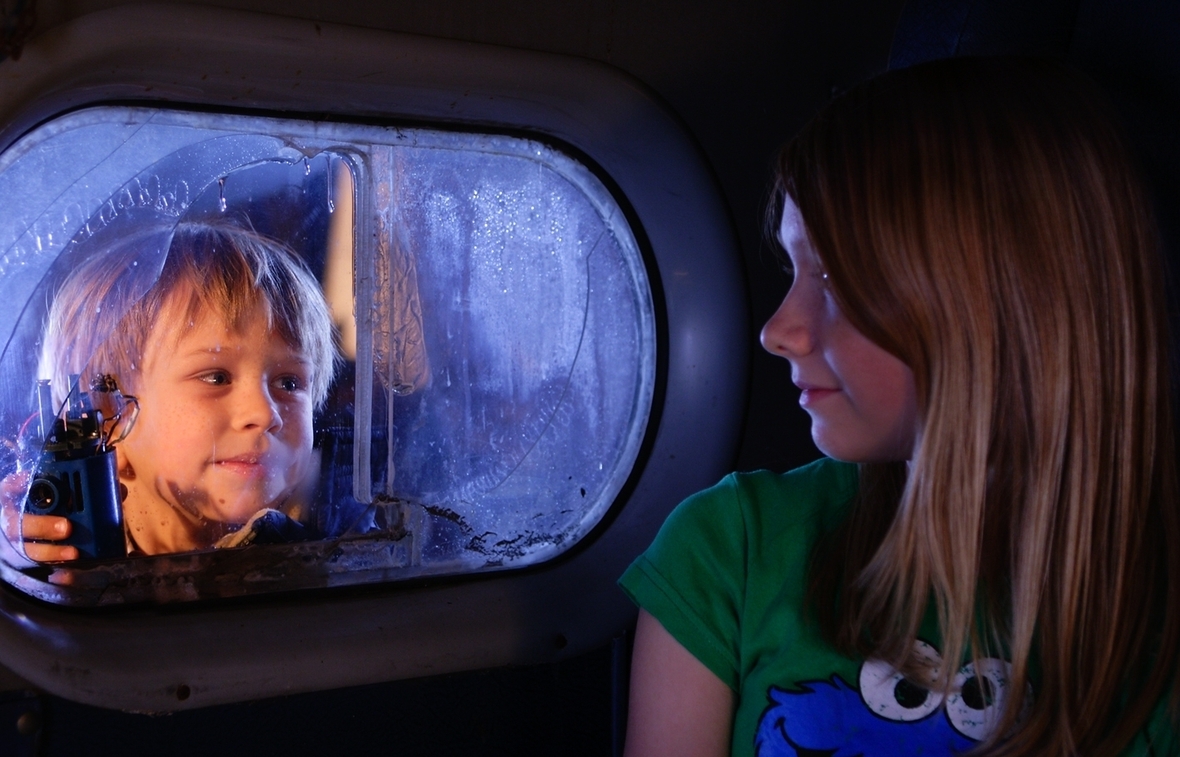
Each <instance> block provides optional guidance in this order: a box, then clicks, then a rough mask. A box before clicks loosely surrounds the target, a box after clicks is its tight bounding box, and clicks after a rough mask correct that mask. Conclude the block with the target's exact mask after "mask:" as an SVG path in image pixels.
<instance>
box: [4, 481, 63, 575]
mask: <svg viewBox="0 0 1180 757" xmlns="http://www.w3.org/2000/svg"><path fill="white" fill-rule="evenodd" d="M28 477H29V474H28V473H25V472H21V473H13V474H12V475H10V476H6V477H5V478H4V479H3V480H2V481H0V509H2V511H3V523H4V534H5V535H6V536H7V537H8V541H9V542H11V543H12V544H13V545H15V544H16V543H17V542H18V541H20V540H24V550H25V554H26V555H27V556H28V558H29V559H30V560H36V561H37V562H57V561H60V560H77V559H78V548H77V547H72V546H68V545H65V544H45V543H40V542H31V541H29V539H40V540H43V541H49V542H53V541H61V540H62V539H65V538H66V537H68V536H69V535H70V528H71V527H72V526H73V524H72V523H70V521H69V520H68V519H66V518H63V517H61V516H60V515H30V514H25V513H21V507H20V500H21V497H23V496H24V494H25V486H26V485H27V483H28ZM17 516H19V517H20V528H19V529H18V528H17V527H16V525H17Z"/></svg>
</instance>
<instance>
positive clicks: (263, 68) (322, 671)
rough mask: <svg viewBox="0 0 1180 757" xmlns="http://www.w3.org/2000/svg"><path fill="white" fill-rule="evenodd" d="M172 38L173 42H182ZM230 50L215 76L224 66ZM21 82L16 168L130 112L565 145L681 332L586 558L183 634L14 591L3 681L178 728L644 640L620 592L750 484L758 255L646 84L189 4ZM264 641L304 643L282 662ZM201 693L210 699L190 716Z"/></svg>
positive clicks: (86, 40)
mask: <svg viewBox="0 0 1180 757" xmlns="http://www.w3.org/2000/svg"><path fill="white" fill-rule="evenodd" d="M160 28H167V29H169V30H172V31H171V32H170V34H169V36H168V37H166V38H164V37H161V36H160V35H158V34H155V33H154V30H156V29H160ZM211 50H215V51H216V55H215V56H213V57H215V58H216V61H217V66H216V67H215V68H212V67H210V66H209V65H207V64H206V63H204V61H208V60H210V57H211V56H210V51H211ZM0 65H3V66H4V67H5V74H6V76H5V78H4V79H2V80H0V149H3V148H5V147H7V146H8V145H10V144H12V143H13V141H14V140H15V139H17V138H18V137H19V136H20V135H21V134H23V133H25V132H27V131H28V130H29V129H31V128H33V127H34V126H35V125H37V124H38V123H41V122H44V121H46V120H48V119H50V118H52V117H54V116H55V115H58V114H61V113H65V112H69V111H71V110H74V109H76V108H80V107H85V106H90V105H96V104H104V103H127V102H135V103H140V104H145V105H151V104H153V103H158V104H165V105H166V106H168V107H176V106H179V107H185V108H195V109H204V108H208V109H211V110H218V109H225V110H228V111H240V112H256V113H259V114H288V113H294V114H304V115H315V114H323V115H324V116H325V117H328V118H333V119H340V120H354V119H355V120H359V121H366V120H373V121H376V122H387V123H394V122H399V123H423V124H427V125H438V126H440V127H442V128H462V129H481V128H482V129H491V130H504V131H506V132H512V131H518V130H519V131H521V132H525V133H529V134H533V135H536V137H537V138H539V139H541V140H544V141H550V142H552V143H557V144H562V145H567V146H568V147H569V148H570V149H571V151H572V152H573V154H575V155H581V156H585V157H586V162H587V163H588V164H589V165H593V166H596V167H597V168H598V169H599V170H600V171H601V178H603V180H604V183H606V184H607V186H608V187H609V188H610V189H611V191H612V193H614V194H615V195H616V196H617V197H621V198H624V199H625V204H624V207H625V208H626V209H627V212H628V214H629V220H630V221H631V223H632V227H633V229H635V230H636V232H637V235H638V236H640V238H641V242H640V243H641V245H644V246H645V248H646V249H647V250H648V251H649V253H650V255H651V263H650V264H649V275H650V279H651V281H652V285H653V295H654V298H655V301H656V311H657V317H658V318H660V320H661V322H662V323H661V325H660V326H659V329H660V333H659V334H658V337H657V339H658V348H657V350H658V362H659V369H658V370H659V378H658V379H657V386H656V396H655V399H654V401H653V420H652V427H651V431H650V436H649V440H650V441H649V443H648V446H647V447H646V449H645V451H644V454H643V455H642V456H641V468H640V469H639V470H638V471H637V472H636V474H635V475H634V477H633V478H632V479H631V480H630V481H629V482H628V484H627V485H626V486H625V487H624V489H623V491H622V492H621V494H620V496H619V502H620V505H619V506H617V507H616V508H614V509H613V510H612V511H611V514H610V515H609V516H608V518H607V519H606V520H604V521H603V522H602V523H601V524H600V526H599V527H598V529H597V530H596V532H595V533H593V534H592V535H591V537H592V538H591V539H588V540H587V541H586V542H585V547H584V548H583V549H580V550H573V551H571V553H570V554H568V556H563V557H562V558H560V559H558V560H555V561H553V562H552V563H548V564H546V565H544V566H542V567H539V568H537V569H533V570H525V571H520V572H505V573H502V574H489V575H487V576H483V577H480V578H478V579H474V580H466V579H464V580H444V581H426V582H422V583H417V584H414V585H391V586H384V585H383V586H378V587H371V588H365V589H364V590H340V591H336V590H331V589H327V590H322V591H316V592H311V593H295V594H292V595H291V596H290V597H286V598H284V597H283V596H275V597H272V598H269V599H266V600H265V601H258V600H255V599H250V600H245V599H244V600H241V601H226V602H221V603H214V604H212V605H192V606H187V607H184V608H183V609H181V610H180V611H177V612H160V611H158V610H156V609H153V608H134V607H129V608H112V609H109V610H102V611H98V612H77V611H69V610H64V609H59V608H54V607H51V606H49V605H46V604H44V603H40V602H38V601H36V600H32V599H29V598H28V597H26V596H24V595H22V594H20V593H19V592H16V591H13V590H11V589H9V588H7V587H5V588H3V589H0V663H3V664H4V665H5V666H7V667H9V668H11V669H12V670H13V671H14V672H15V673H17V674H18V675H20V676H21V677H23V678H24V679H26V680H28V681H29V682H31V683H33V684H34V685H36V686H38V687H40V688H42V689H44V690H47V691H50V692H53V693H55V694H58V695H61V696H64V697H67V698H70V699H73V700H76V701H80V702H85V703H91V704H97V705H100V706H105V707H115V708H120V709H125V710H136V711H147V712H163V711H170V710H176V709H189V708H195V707H203V706H208V705H212V704H219V703H226V702H234V701H245V700H249V699H257V698H260V697H266V696H275V695H278V694H287V693H294V692H299V691H314V690H321V689H326V688H335V687H341V686H351V685H360V684H366V683H374V682H379V681H388V680H394V679H398V678H406V677H413V676H420V675H433V674H439V673H445V672H452V671H458V670H471V669H477V668H484V667H495V666H500V665H507V664H530V663H540V662H549V661H555V660H558V659H564V658H568V657H571V656H574V655H577V654H580V653H582V652H585V651H587V650H589V649H591V648H594V647H596V646H598V645H601V644H603V643H605V642H606V641H607V640H609V639H610V638H612V637H613V636H615V635H616V634H618V633H619V632H620V631H622V630H623V629H624V628H625V627H626V626H627V625H628V624H629V623H630V622H632V620H633V618H634V614H635V610H634V607H633V606H632V605H631V604H630V602H629V601H628V600H627V599H626V598H625V596H623V595H622V593H621V592H619V591H618V589H617V588H616V587H615V584H614V582H615V579H616V578H617V576H618V575H619V574H620V573H621V572H622V570H623V568H625V567H626V565H627V564H628V563H629V562H630V560H631V559H632V558H633V557H634V555H636V554H638V552H639V551H641V550H642V549H643V548H644V547H645V546H646V545H647V544H648V543H649V542H650V540H651V538H652V537H653V536H654V534H655V532H656V530H657V529H658V528H659V526H660V524H661V523H662V522H663V520H664V518H665V517H666V515H667V513H668V512H669V511H670V509H671V508H672V507H673V506H674V505H675V504H676V502H678V501H679V500H680V499H681V498H683V497H684V496H687V495H688V494H689V493H691V492H693V491H696V490H699V489H701V488H703V487H705V486H708V485H710V484H712V483H714V482H715V481H716V480H717V479H718V478H719V477H720V476H721V475H723V474H724V473H725V472H727V471H728V469H729V467H730V466H731V464H732V461H733V460H734V458H735V457H736V453H737V446H738V440H739V438H740V430H741V426H742V423H743V420H744V410H745V404H746V397H745V391H746V387H747V374H748V360H749V354H750V348H751V345H752V341H753V340H752V337H751V332H750V328H749V325H748V323H747V317H748V316H747V305H746V298H745V286H744V279H743V275H742V270H741V262H740V256H739V254H738V251H737V249H738V248H737V241H736V235H735V233H734V229H733V225H732V222H731V219H730V218H729V217H728V214H727V211H726V209H725V204H724V202H723V200H722V199H721V196H720V192H719V191H718V189H717V186H716V184H715V178H714V176H713V174H712V172H711V170H710V168H709V165H708V163H707V161H706V160H705V159H704V157H703V156H702V154H701V152H700V150H699V148H698V147H697V145H696V144H695V142H694V141H693V139H692V137H691V136H690V135H688V134H687V133H685V131H684V127H683V126H682V124H681V122H680V121H679V120H678V119H677V118H676V117H675V115H674V114H671V113H669V112H668V111H667V110H666V108H665V106H664V105H663V104H662V103H661V102H660V101H659V100H658V99H657V98H656V97H655V96H654V95H652V94H651V93H649V92H648V91H647V90H646V88H645V87H644V86H643V85H642V84H641V83H639V82H637V81H635V80H634V79H632V78H631V77H629V76H627V75H626V74H624V73H622V72H620V71H618V70H617V69H614V68H611V67H609V66H606V65H604V64H600V63H596V62H593V61H588V60H584V59H578V58H572V57H565V56H559V55H551V54H544V53H536V52H530V51H523V50H513V49H507V48H498V47H491V46H484V45H478V44H472V43H463V42H454V41H447V40H440V39H434V38H425V37H417V36H413V35H407V34H399V33H394V32H385V31H376V30H365V29H358V28H352V27H344V26H334V25H330V24H323V23H316V22H313V21H310V20H301V19H290V18H279V17H274V16H266V15H262V14H255V13H250V12H243V11H230V10H224V9H216V8H211V7H195V6H175V5H136V6H120V7H116V8H111V9H107V10H101V11H98V12H95V13H92V14H89V15H86V16H83V17H80V18H78V19H75V20H73V21H70V22H69V23H67V24H65V25H63V26H61V27H58V28H55V29H50V30H48V31H47V32H45V33H44V34H42V35H40V36H39V37H38V38H36V39H34V40H31V41H30V42H29V44H28V45H27V46H26V47H25V49H24V51H23V54H22V56H21V59H20V60H19V61H4V62H3V63H0ZM295 84H297V85H298V86H293V85H295ZM345 638H347V639H348V643H347V644H344V643H341V642H340V640H341V639H345ZM257 639H270V640H280V639H281V640H282V642H281V643H275V644H271V645H267V646H268V647H269V648H268V649H267V650H265V651H263V652H260V649H259V645H258V644H257V643H256V642H255V641H254V640H257ZM555 639H560V640H561V641H562V643H561V644H557V643H555ZM178 649H179V650H183V654H177V650H178ZM309 649H312V650H315V653H314V654H312V655H308V654H301V653H297V652H296V650H309ZM81 670H85V671H86V675H85V676H79V675H77V674H76V672H77V671H81ZM180 687H184V688H183V690H184V691H186V692H189V693H190V696H187V697H185V698H183V699H180V698H179V697H178V696H177V694H176V692H177V691H178V690H180Z"/></svg>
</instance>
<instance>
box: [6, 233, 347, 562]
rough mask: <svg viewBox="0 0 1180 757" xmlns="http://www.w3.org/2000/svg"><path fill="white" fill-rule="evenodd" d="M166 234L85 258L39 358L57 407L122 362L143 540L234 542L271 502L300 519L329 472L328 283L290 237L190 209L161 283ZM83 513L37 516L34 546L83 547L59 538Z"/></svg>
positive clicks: (116, 373) (170, 544) (32, 519)
mask: <svg viewBox="0 0 1180 757" xmlns="http://www.w3.org/2000/svg"><path fill="white" fill-rule="evenodd" d="M153 236H154V235H153V234H151V233H146V234H144V235H143V236H142V237H139V239H138V240H137V239H130V240H124V241H123V242H122V243H120V244H119V245H118V246H117V247H116V248H115V249H111V250H108V251H106V252H105V253H104V254H102V255H96V256H92V257H90V258H88V259H87V260H86V261H85V262H83V263H82V264H81V265H80V266H78V267H77V268H76V269H74V270H73V271H71V273H70V275H69V277H68V278H67V279H66V281H65V282H64V283H63V285H62V287H61V289H60V290H59V291H58V293H57V295H56V296H55V297H54V300H53V305H52V307H51V310H50V314H49V319H48V324H47V327H46V332H45V340H44V344H43V347H42V352H41V363H40V369H39V375H40V376H42V377H46V378H48V379H49V380H50V382H51V386H52V388H53V391H54V404H55V406H60V405H61V403H62V402H63V401H64V400H65V395H66V393H67V392H68V391H69V376H70V375H71V374H79V375H81V376H82V377H83V378H82V381H83V383H86V382H88V381H89V379H90V377H93V376H96V375H99V374H110V375H111V376H113V377H114V378H115V379H116V381H117V382H118V385H119V387H120V389H121V390H122V391H123V392H125V393H126V394H131V395H135V396H136V397H137V398H138V401H139V407H140V410H139V414H138V418H137V419H136V420H135V422H134V425H133V426H131V427H130V429H129V431H128V432H127V436H126V438H125V439H124V440H123V441H122V442H120V443H119V444H117V445H116V447H115V450H116V452H117V455H118V476H119V482H120V484H121V487H120V488H124V487H125V489H126V494H125V497H124V500H123V518H124V529H125V533H126V537H127V547H128V551H129V553H132V554H149V555H151V554H161V553H166V552H181V551H188V550H193V549H204V548H208V547H211V546H214V545H215V544H216V545H219V546H220V545H224V544H227V543H234V534H235V532H238V531H239V530H240V529H241V528H242V525H243V524H245V523H247V522H248V521H251V517H252V516H257V515H258V514H259V513H260V511H269V510H280V511H284V512H286V513H287V514H289V515H293V516H295V517H296V518H298V517H299V512H298V510H299V508H300V505H301V503H302V502H304V501H305V500H306V495H307V493H308V491H309V490H310V489H312V488H313V487H314V485H315V480H316V474H317V473H318V471H317V465H316V462H315V460H314V456H313V454H312V414H313V412H314V410H315V409H316V408H317V407H319V405H320V404H322V403H323V401H324V399H325V398H326V396H327V392H328V386H329V384H330V383H331V381H332V377H333V374H334V372H335V362H336V351H335V348H334V346H333V340H332V333H333V332H332V321H331V317H330V315H329V312H328V307H327V304H326V303H325V301H324V297H323V293H322V291H321V289H320V286H319V283H318V282H317V281H316V279H315V277H314V276H312V275H311V273H310V272H309V271H308V270H307V269H306V267H305V266H304V264H303V262H302V261H301V260H300V259H299V258H298V257H297V256H296V255H295V254H294V253H293V252H291V251H290V250H289V249H287V248H286V247H284V246H283V245H281V244H279V243H278V242H275V241H274V240H271V239H267V238H265V237H263V236H261V235H259V234H256V233H254V232H252V231H248V230H246V229H243V228H241V227H238V226H234V225H230V224H227V223H208V222H199V223H182V224H180V225H178V226H177V228H176V230H175V233H174V235H173V238H172V243H171V246H170V248H169V250H168V255H167V258H166V261H165V263H164V265H163V268H162V270H161V271H160V274H159V277H158V279H157V280H155V281H154V282H153V281H152V280H151V279H152V273H153V271H152V270H150V269H152V268H154V266H152V265H151V260H152V259H153V257H154V254H153V251H152V249H151V247H150V243H147V244H146V245H145V240H150V239H151V238H152V237H153ZM145 252H146V254H145ZM145 290H146V292H145ZM139 293H143V294H142V296H138V295H139ZM85 389H86V387H85V386H83V387H82V390H83V391H84V390H85ZM100 409H102V408H100ZM104 414H107V415H109V413H104ZM70 525H71V524H70V523H69V521H68V520H66V519H65V518H62V517H57V516H37V515H31V514H30V515H25V516H24V518H23V521H22V529H23V537H24V538H25V539H37V540H41V542H40V543H37V542H27V543H26V544H25V548H26V552H27V554H28V556H29V557H30V558H32V559H34V560H40V561H48V560H71V559H76V558H77V556H78V555H77V550H76V549H75V548H74V547H71V546H65V545H59V544H53V543H51V542H53V541H58V540H61V539H64V538H66V537H67V536H68V535H69V528H70ZM219 540H221V542H220V543H219Z"/></svg>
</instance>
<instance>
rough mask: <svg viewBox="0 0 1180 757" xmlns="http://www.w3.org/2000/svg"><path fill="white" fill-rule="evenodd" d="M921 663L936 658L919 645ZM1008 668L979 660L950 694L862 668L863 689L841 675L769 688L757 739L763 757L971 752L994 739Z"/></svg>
mask: <svg viewBox="0 0 1180 757" xmlns="http://www.w3.org/2000/svg"><path fill="white" fill-rule="evenodd" d="M917 652H918V654H919V655H920V656H923V657H925V658H926V659H927V660H929V661H931V662H934V663H936V662H937V661H938V651H937V650H936V649H934V648H933V647H931V646H930V645H929V644H926V643H925V642H921V641H919V642H918V648H917ZM1008 669H1009V665H1008V663H1006V662H1004V661H1002V660H994V659H987V660H980V661H979V663H978V664H976V663H969V664H968V665H965V666H964V667H963V668H962V669H961V670H960V671H959V673H958V675H956V676H955V681H954V684H953V687H952V694H951V695H950V696H949V697H946V701H945V702H944V701H943V696H942V695H941V694H939V693H937V692H933V691H930V690H927V689H924V688H922V687H920V686H916V685H914V684H913V683H911V682H909V681H907V680H906V679H905V678H904V677H903V676H901V674H899V673H897V672H895V671H894V670H893V669H892V668H891V667H889V665H887V664H885V663H883V662H880V661H878V660H869V661H867V662H865V663H864V664H863V665H861V669H860V676H859V678H860V686H859V688H854V687H852V686H850V685H849V684H848V683H846V682H845V681H844V680H843V679H841V678H840V677H839V676H832V678H831V679H830V680H827V681H809V682H805V683H799V684H796V686H795V690H793V691H788V690H785V689H780V688H779V687H777V686H772V687H770V690H769V691H768V692H767V698H768V699H769V700H770V704H769V706H768V707H767V708H766V711H765V712H763V713H762V717H761V719H760V720H759V723H758V730H757V731H756V733H755V736H754V753H755V754H756V755H757V756H758V757H821V756H822V757H894V756H896V757H902V755H905V756H907V757H909V756H911V755H922V756H923V757H925V756H926V755H953V754H958V753H962V752H966V751H968V750H969V749H971V748H972V747H973V746H974V745H975V744H976V743H977V742H978V741H979V740H981V739H983V738H986V737H987V735H988V734H989V733H990V732H991V727H992V725H993V719H994V718H995V717H997V716H998V715H999V712H1000V711H1001V710H1002V708H1003V704H1004V701H1005V700H1006V698H1007V685H1008Z"/></svg>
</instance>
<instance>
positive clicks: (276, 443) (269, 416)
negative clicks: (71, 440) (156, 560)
mask: <svg viewBox="0 0 1180 757" xmlns="http://www.w3.org/2000/svg"><path fill="white" fill-rule="evenodd" d="M178 299H179V300H183V298H174V299H173V301H172V302H170V303H169V304H168V307H165V308H164V309H163V311H162V312H161V313H160V315H159V319H158V320H157V321H156V325H155V326H154V327H153V328H152V331H151V333H150V334H149V335H148V339H147V342H146V348H145V350H144V355H143V361H142V365H141V366H140V370H139V371H138V372H137V374H136V375H135V376H134V380H133V381H132V382H131V390H132V391H133V392H134V394H135V395H136V396H137V397H138V398H139V404H140V413H139V418H138V420H137V421H136V423H135V426H134V427H133V428H132V430H131V433H130V434H129V435H128V436H127V438H126V439H125V440H124V441H123V442H122V443H120V444H119V445H118V446H117V447H116V449H117V450H119V453H120V459H119V465H120V469H121V472H122V473H124V474H127V475H125V476H124V483H126V484H127V487H128V502H127V505H128V506H131V507H136V506H138V505H147V504H148V503H149V502H150V501H151V500H150V498H154V499H155V500H156V501H157V502H164V503H167V504H168V505H170V506H172V507H176V508H179V509H182V510H185V511H188V512H189V513H191V514H193V515H196V516H200V517H202V518H204V519H206V520H209V521H217V522H222V523H243V522H245V521H246V520H247V519H248V518H249V517H250V516H251V515H252V514H253V513H255V512H256V511H258V510H260V509H262V508H264V507H279V506H281V505H282V504H283V502H284V501H285V500H286V499H287V498H288V497H289V496H290V495H291V494H292V492H294V491H295V490H296V489H298V488H300V486H301V484H303V483H304V482H305V480H306V479H307V478H308V476H309V473H310V470H311V468H312V466H311V445H312V410H313V400H312V397H311V395H310V393H309V387H310V384H311V378H312V375H311V371H312V366H311V364H310V362H308V360H307V358H306V356H304V355H303V354H302V353H301V352H300V351H299V350H298V348H295V347H292V346H291V345H289V344H287V343H286V342H285V341H284V340H283V339H282V337H280V336H279V335H278V334H277V333H275V332H273V331H271V330H269V329H268V328H267V325H266V311H265V309H264V308H265V306H264V305H261V304H260V305H258V306H256V307H255V308H254V309H253V310H252V311H250V312H248V313H247V314H246V315H245V316H244V317H243V318H242V322H241V324H240V328H239V329H237V330H233V331H231V330H230V329H229V327H228V324H226V322H225V319H224V318H223V317H221V316H220V315H219V314H212V313H203V314H202V317H200V318H198V319H196V320H195V321H194V322H192V323H191V325H190V324H189V323H188V322H187V319H186V317H185V314H184V307H183V305H182V304H178V302H177V300H178ZM128 467H129V469H130V470H129V471H128Z"/></svg>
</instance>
